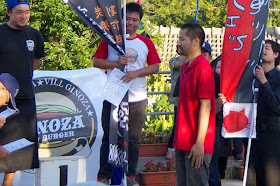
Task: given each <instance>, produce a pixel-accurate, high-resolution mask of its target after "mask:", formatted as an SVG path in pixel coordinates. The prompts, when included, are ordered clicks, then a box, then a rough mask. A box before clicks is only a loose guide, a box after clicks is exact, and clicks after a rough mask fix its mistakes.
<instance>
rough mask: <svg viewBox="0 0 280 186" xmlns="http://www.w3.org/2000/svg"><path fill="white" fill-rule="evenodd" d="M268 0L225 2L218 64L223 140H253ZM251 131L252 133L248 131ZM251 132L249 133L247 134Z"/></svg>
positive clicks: (234, 0) (233, 0) (231, 0)
mask: <svg viewBox="0 0 280 186" xmlns="http://www.w3.org/2000/svg"><path fill="white" fill-rule="evenodd" d="M268 10H269V0H263V1H259V0H229V1H228V10H227V20H226V28H225V35H224V43H223V50H222V62H221V93H223V94H224V95H225V97H226V99H227V103H226V104H225V105H224V108H223V114H224V124H223V128H222V135H223V136H224V137H249V135H251V137H253V138H254V137H255V136H256V130H255V124H256V113H257V112H256V108H257V103H256V100H257V92H258V88H257V84H256V80H255V76H254V73H255V68H256V66H257V64H259V63H260V62H261V57H262V56H261V55H262V50H263V45H264V38H265V29H266V22H267V17H268ZM251 129H252V130H251ZM250 131H251V132H250Z"/></svg>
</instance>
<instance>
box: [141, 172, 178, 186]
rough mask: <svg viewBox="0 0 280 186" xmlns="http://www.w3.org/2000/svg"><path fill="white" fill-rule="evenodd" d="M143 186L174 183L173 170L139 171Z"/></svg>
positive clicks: (163, 185) (162, 185) (166, 185)
mask: <svg viewBox="0 0 280 186" xmlns="http://www.w3.org/2000/svg"><path fill="white" fill-rule="evenodd" d="M140 174H141V179H142V183H143V185H144V186H170V185H175V183H176V178H175V171H162V172H140Z"/></svg>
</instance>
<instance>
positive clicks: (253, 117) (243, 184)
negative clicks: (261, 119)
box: [242, 88, 258, 186]
mask: <svg viewBox="0 0 280 186" xmlns="http://www.w3.org/2000/svg"><path fill="white" fill-rule="evenodd" d="M257 92H258V88H255V89H254V101H253V112H252V117H251V126H250V132H249V140H248V145H247V153H246V161H245V168H244V176H243V183H242V186H246V182H247V174H248V167H249V161H250V152H251V144H252V135H253V131H254V128H255V126H256V120H255V115H256V109H255V103H256V94H257Z"/></svg>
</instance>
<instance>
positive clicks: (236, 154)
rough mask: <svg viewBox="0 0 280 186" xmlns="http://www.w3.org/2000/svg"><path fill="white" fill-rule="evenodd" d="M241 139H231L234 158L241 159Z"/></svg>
mask: <svg viewBox="0 0 280 186" xmlns="http://www.w3.org/2000/svg"><path fill="white" fill-rule="evenodd" d="M242 141H243V139H242V138H234V139H233V147H234V149H233V156H234V158H235V159H236V160H242V159H243V157H242V152H243V143H242Z"/></svg>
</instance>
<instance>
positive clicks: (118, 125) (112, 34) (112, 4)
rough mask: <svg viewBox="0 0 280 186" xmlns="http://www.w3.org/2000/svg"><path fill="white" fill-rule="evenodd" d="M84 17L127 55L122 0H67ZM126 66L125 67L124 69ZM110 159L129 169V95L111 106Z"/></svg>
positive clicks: (103, 36) (101, 34)
mask: <svg viewBox="0 0 280 186" xmlns="http://www.w3.org/2000/svg"><path fill="white" fill-rule="evenodd" d="M64 1H65V2H66V3H67V4H68V5H69V6H70V7H71V8H72V9H73V10H74V11H75V12H76V13H77V14H78V15H79V16H80V17H81V19H82V20H83V21H84V22H85V23H86V24H87V25H89V26H90V27H91V28H92V29H93V30H95V31H96V32H97V33H98V34H99V35H100V36H101V37H102V38H103V39H105V40H106V41H107V42H108V43H109V44H110V45H111V46H112V47H113V48H114V49H115V50H116V51H117V52H118V53H119V54H120V55H124V54H125V51H124V49H123V48H125V47H124V37H123V33H124V32H123V26H122V12H121V2H120V1H119V0H106V1H104V0H64ZM123 69H124V68H123ZM109 143H110V144H109V148H110V149H109V157H108V162H109V163H111V164H113V165H114V166H117V167H121V168H122V169H123V171H125V172H127V171H128V160H127V158H128V155H127V151H128V94H127V93H126V95H125V96H124V98H123V100H122V102H121V103H120V105H119V106H118V107H117V106H114V105H112V107H111V117H110V137H109Z"/></svg>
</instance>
